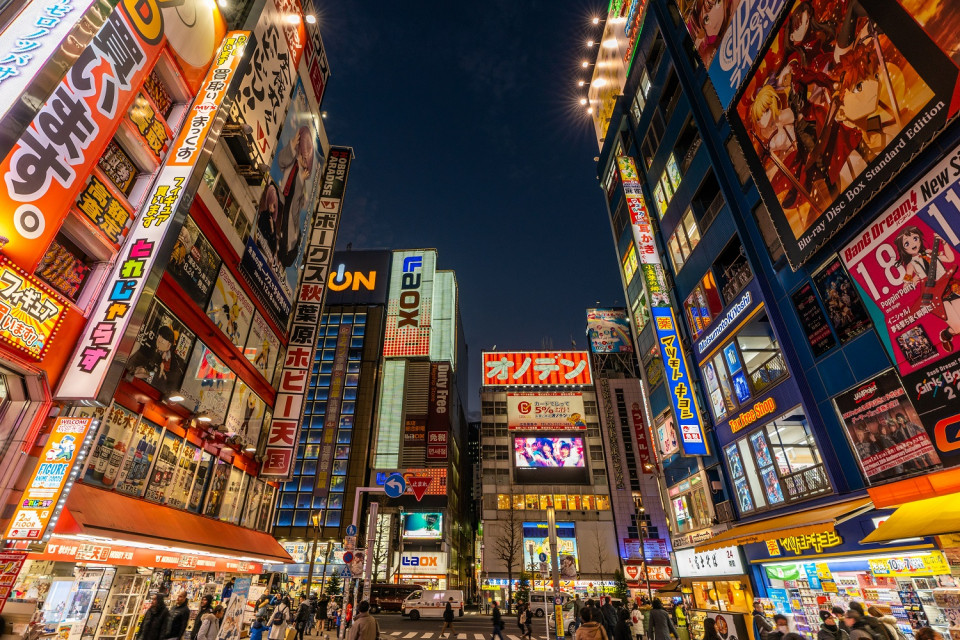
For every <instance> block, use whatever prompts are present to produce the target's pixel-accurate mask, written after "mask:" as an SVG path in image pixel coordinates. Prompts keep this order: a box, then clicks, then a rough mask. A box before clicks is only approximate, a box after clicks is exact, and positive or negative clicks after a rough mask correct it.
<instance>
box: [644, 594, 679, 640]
mask: <svg viewBox="0 0 960 640" xmlns="http://www.w3.org/2000/svg"><path fill="white" fill-rule="evenodd" d="M647 636H648V637H649V640H667V638H669V637H670V636H673V637H674V638H676V639H677V640H680V636H679V634H678V633H677V628H676V627H675V626H674V624H673V617H672V616H671V615H670V614H669V613H667V610H666V609H664V608H663V602H661V601H660V598H654V599H653V609H651V611H650V622H649V624H648V627H647Z"/></svg>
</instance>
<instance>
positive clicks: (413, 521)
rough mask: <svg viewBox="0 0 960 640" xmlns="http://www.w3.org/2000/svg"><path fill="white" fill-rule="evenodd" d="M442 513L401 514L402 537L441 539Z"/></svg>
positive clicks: (410, 538) (406, 538)
mask: <svg viewBox="0 0 960 640" xmlns="http://www.w3.org/2000/svg"><path fill="white" fill-rule="evenodd" d="M442 538H443V514H442V513H407V514H404V516H403V539H404V540H412V539H420V540H441V539H442Z"/></svg>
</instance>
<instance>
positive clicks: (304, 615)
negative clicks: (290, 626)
mask: <svg viewBox="0 0 960 640" xmlns="http://www.w3.org/2000/svg"><path fill="white" fill-rule="evenodd" d="M313 614H314V607H313V601H311V600H309V599H307V598H304V599H303V600H302V601H301V602H300V606H299V607H298V608H297V617H296V618H295V619H294V621H293V622H294V624H295V625H296V628H297V640H303V634H304V633H305V632H306V631H307V630H308V629H309V628H310V627H312V626H313Z"/></svg>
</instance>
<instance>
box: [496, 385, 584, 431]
mask: <svg viewBox="0 0 960 640" xmlns="http://www.w3.org/2000/svg"><path fill="white" fill-rule="evenodd" d="M507 428H508V429H522V430H524V431H530V430H534V431H543V430H546V431H557V430H561V431H562V430H566V429H578V430H582V429H586V428H587V423H586V422H585V421H584V410H583V394H581V393H562V392H542V393H508V394H507Z"/></svg>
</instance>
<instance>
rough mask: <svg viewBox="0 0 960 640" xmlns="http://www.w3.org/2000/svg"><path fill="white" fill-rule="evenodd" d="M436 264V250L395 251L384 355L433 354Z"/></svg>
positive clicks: (388, 299)
mask: <svg viewBox="0 0 960 640" xmlns="http://www.w3.org/2000/svg"><path fill="white" fill-rule="evenodd" d="M322 202H323V199H321V203H322ZM436 264H437V252H436V251H433V250H427V251H396V252H394V254H393V268H392V269H391V270H390V293H389V294H388V298H387V327H386V333H385V334H384V339H383V355H384V356H386V357H391V356H397V357H411V356H429V355H430V330H431V327H432V326H433V278H434V273H435V271H436Z"/></svg>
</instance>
